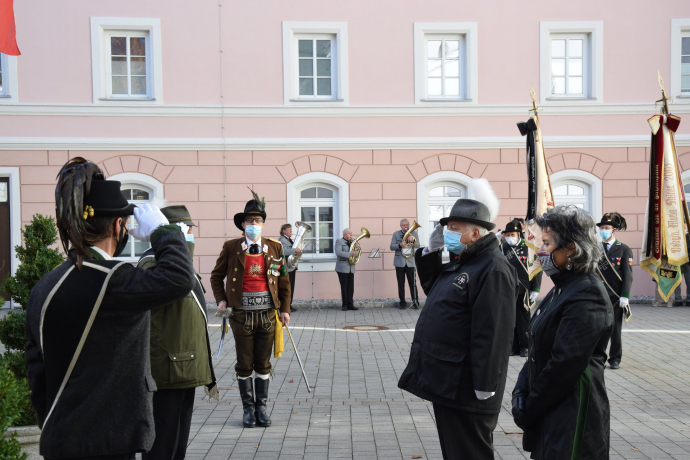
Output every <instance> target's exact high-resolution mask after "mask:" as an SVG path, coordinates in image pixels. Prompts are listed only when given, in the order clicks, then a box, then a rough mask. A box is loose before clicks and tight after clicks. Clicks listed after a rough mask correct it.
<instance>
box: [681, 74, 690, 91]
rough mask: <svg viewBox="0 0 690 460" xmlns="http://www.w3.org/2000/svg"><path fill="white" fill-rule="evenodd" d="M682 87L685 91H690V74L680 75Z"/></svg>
mask: <svg viewBox="0 0 690 460" xmlns="http://www.w3.org/2000/svg"><path fill="white" fill-rule="evenodd" d="M680 88H681V91H683V92H686V91H690V75H683V76H682V77H680Z"/></svg>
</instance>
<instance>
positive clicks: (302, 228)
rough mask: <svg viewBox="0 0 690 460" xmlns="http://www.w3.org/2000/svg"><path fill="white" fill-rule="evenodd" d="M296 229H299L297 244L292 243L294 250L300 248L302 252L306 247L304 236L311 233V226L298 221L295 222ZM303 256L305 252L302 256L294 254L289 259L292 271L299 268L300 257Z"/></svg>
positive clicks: (288, 262)
mask: <svg viewBox="0 0 690 460" xmlns="http://www.w3.org/2000/svg"><path fill="white" fill-rule="evenodd" d="M295 227H297V236H296V237H295V242H294V243H292V248H293V249H297V248H299V250H300V251H304V246H305V245H306V241H304V234H305V233H307V232H311V226H310V225H309V224H305V223H303V222H300V221H297V222H295ZM302 254H303V252H302V253H300V254H297V253H294V254H292V255H291V256H290V257H288V259H287V266H288V269H290V270H292V269H294V268H297V264H298V263H299V259H300V257H302Z"/></svg>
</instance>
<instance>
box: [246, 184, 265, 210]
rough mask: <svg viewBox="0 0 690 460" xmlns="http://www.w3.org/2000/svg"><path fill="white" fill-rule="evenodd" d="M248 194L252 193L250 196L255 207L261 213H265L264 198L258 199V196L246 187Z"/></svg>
mask: <svg viewBox="0 0 690 460" xmlns="http://www.w3.org/2000/svg"><path fill="white" fill-rule="evenodd" d="M247 188H248V189H249V191H250V192H252V195H253V196H254V201H256V205H257V206H258V207H259V209H260V210H261V212H266V198H265V197H264V198H259V195H257V194H256V192H255V191H254V190H252V189H251V188H249V187H247Z"/></svg>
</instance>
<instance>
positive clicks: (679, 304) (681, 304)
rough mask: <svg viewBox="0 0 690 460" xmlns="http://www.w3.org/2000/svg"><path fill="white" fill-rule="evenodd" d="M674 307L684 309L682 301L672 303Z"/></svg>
mask: <svg viewBox="0 0 690 460" xmlns="http://www.w3.org/2000/svg"><path fill="white" fill-rule="evenodd" d="M673 306H674V307H684V306H685V305H684V304H683V301H677V302H673Z"/></svg>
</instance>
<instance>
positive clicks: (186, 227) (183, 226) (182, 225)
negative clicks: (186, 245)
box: [175, 222, 189, 235]
mask: <svg viewBox="0 0 690 460" xmlns="http://www.w3.org/2000/svg"><path fill="white" fill-rule="evenodd" d="M175 225H177V226H178V227H180V230H182V233H184V234H185V235H186V234H187V232H188V231H189V225H187V224H185V223H184V222H177V223H176V224H175Z"/></svg>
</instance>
